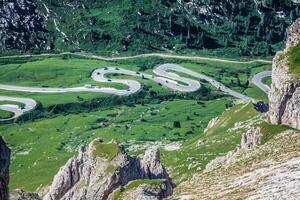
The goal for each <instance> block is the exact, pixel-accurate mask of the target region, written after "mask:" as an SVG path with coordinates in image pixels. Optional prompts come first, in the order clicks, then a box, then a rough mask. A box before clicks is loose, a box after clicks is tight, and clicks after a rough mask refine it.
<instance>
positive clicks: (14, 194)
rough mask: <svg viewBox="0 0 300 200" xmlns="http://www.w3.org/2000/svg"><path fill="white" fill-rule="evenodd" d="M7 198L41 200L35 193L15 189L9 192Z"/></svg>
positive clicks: (13, 199) (10, 199)
mask: <svg viewBox="0 0 300 200" xmlns="http://www.w3.org/2000/svg"><path fill="white" fill-rule="evenodd" d="M9 200H41V198H40V197H39V195H38V194H36V193H27V192H25V191H23V190H19V189H17V190H13V191H11V192H10V194H9Z"/></svg>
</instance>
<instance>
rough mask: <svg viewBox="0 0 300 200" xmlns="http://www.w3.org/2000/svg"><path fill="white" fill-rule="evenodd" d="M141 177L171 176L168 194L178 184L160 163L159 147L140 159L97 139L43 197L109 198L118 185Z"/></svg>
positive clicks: (56, 199)
mask: <svg viewBox="0 0 300 200" xmlns="http://www.w3.org/2000/svg"><path fill="white" fill-rule="evenodd" d="M137 179H163V180H167V188H168V192H167V194H168V195H171V194H172V191H173V186H174V185H173V183H172V182H171V179H170V178H169V175H168V173H167V172H166V170H165V168H164V167H163V166H162V165H161V163H160V157H159V151H158V150H157V149H151V150H148V151H146V153H145V155H144V158H143V159H142V161H140V160H139V159H137V158H135V157H131V156H129V155H127V154H126V152H125V151H124V149H123V148H122V147H121V146H119V145H117V144H102V143H101V141H99V140H97V139H96V140H94V141H93V142H91V143H90V144H89V146H88V147H83V148H81V149H80V151H79V155H78V156H77V157H74V158H72V159H70V160H69V161H68V162H67V164H66V165H65V166H64V167H62V168H61V169H60V171H59V172H58V173H57V174H56V176H55V177H54V180H53V183H52V185H51V186H50V189H49V192H48V193H47V194H46V195H45V197H44V198H43V199H44V200H77V199H89V200H102V199H107V198H108V196H109V194H111V193H112V192H113V191H114V190H115V189H117V188H119V187H124V186H125V185H126V184H127V183H128V182H130V181H133V180H137Z"/></svg>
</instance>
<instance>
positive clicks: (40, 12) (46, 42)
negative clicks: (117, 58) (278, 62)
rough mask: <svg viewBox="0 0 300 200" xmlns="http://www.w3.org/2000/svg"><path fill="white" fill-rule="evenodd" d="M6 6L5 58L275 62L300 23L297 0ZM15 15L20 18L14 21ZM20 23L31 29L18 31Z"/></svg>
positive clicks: (25, 2) (25, 0)
mask: <svg viewBox="0 0 300 200" xmlns="http://www.w3.org/2000/svg"><path fill="white" fill-rule="evenodd" d="M2 5H4V6H1V7H2V8H1V9H0V10H1V11H0V13H1V15H0V16H1V22H2V23H1V24H2V25H1V27H2V32H3V35H4V36H3V38H2V39H1V41H0V43H1V46H2V48H1V49H2V51H3V52H6V51H7V50H9V49H18V50H28V49H31V50H40V49H43V50H85V51H95V52H99V53H105V54H109V55H115V54H119V53H121V52H124V51H125V52H126V51H128V52H129V53H142V52H150V51H153V50H154V51H158V50H175V51H180V52H182V51H185V50H187V49H191V50H193V51H196V50H202V49H203V48H204V49H210V50H213V49H218V48H226V49H229V50H230V51H224V52H230V53H231V54H236V55H269V54H273V53H274V52H276V51H277V50H278V48H280V45H281V41H282V40H283V38H284V37H285V33H284V32H283V31H282V30H284V29H285V28H286V27H287V26H288V25H289V24H290V23H291V22H292V21H293V20H295V19H296V17H297V16H300V11H299V2H298V1H291V0H284V1H275V0H271V1H270V0H268V1H267V0H243V1H240V0H234V1H229V0H222V1H219V0H210V1H206V0H187V1H175V0H167V1H159V0H151V1H143V0H124V1H121V2H120V1H117V0H110V1H93V0H88V1H83V0H74V1H69V0H62V1H59V0H51V1H50V0H49V1H47V0H5V1H3V2H2ZM66 10H67V12H66ZM8 11H9V13H11V14H10V16H14V17H12V18H11V17H10V18H7V14H6V13H7V12H8ZM18 18H19V19H21V21H24V23H19V24H17V25H16V24H15V23H16V21H18ZM22 19H23V20H22ZM25 22H29V23H25ZM48 31H49V33H48ZM30 32H33V34H32V35H30V34H29V33H30ZM10 35H15V37H10ZM24 42H26V45H25V44H24Z"/></svg>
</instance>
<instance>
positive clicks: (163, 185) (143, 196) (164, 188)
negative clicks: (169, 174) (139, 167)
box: [122, 181, 172, 200]
mask: <svg viewBox="0 0 300 200" xmlns="http://www.w3.org/2000/svg"><path fill="white" fill-rule="evenodd" d="M129 184H130V183H129ZM170 189H172V188H169V187H168V183H167V181H162V182H157V183H143V184H140V185H138V186H137V187H134V188H132V189H130V190H129V191H126V192H124V194H122V199H123V200H132V199H135V200H161V199H163V198H165V197H167V196H169V195H170Z"/></svg>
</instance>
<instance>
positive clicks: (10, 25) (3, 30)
mask: <svg viewBox="0 0 300 200" xmlns="http://www.w3.org/2000/svg"><path fill="white" fill-rule="evenodd" d="M47 32H48V31H47V30H46V29H45V24H44V18H43V17H42V16H41V15H39V13H38V12H37V6H36V4H35V3H33V2H32V0H3V1H0V50H2V51H5V50H7V49H18V50H30V49H31V50H32V49H42V48H44V46H45V44H46V40H47V39H46V34H47Z"/></svg>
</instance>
